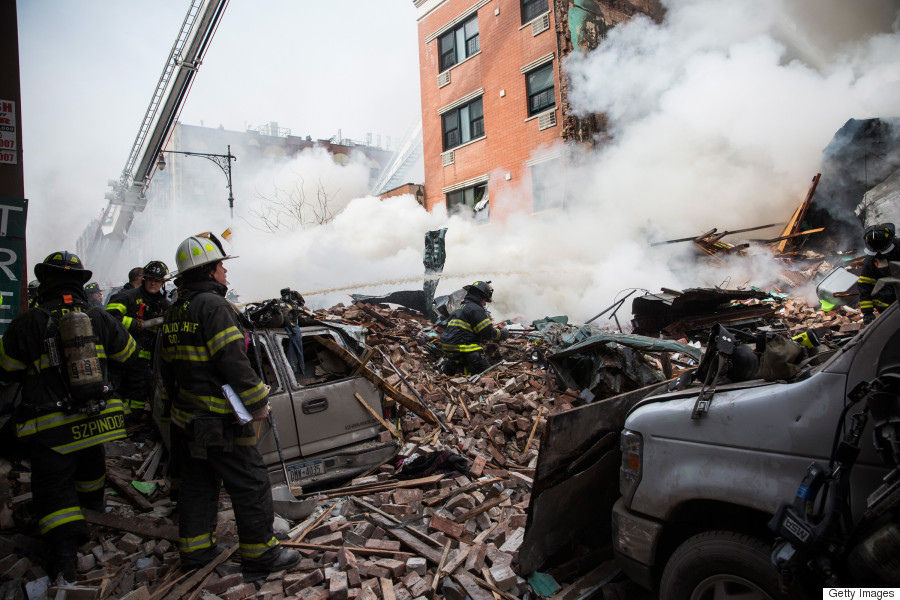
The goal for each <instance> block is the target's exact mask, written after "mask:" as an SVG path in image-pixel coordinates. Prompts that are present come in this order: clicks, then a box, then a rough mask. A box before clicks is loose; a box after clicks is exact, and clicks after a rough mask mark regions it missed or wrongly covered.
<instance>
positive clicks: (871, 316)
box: [863, 313, 875, 325]
mask: <svg viewBox="0 0 900 600" xmlns="http://www.w3.org/2000/svg"><path fill="white" fill-rule="evenodd" d="M874 320H875V313H863V323H864V324H866V325H868V324H869V323H871V322H872V321H874Z"/></svg>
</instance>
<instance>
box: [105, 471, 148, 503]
mask: <svg viewBox="0 0 900 600" xmlns="http://www.w3.org/2000/svg"><path fill="white" fill-rule="evenodd" d="M106 480H107V481H109V482H110V483H111V484H112V486H113V487H114V488H116V490H118V492H119V493H120V494H122V496H123V497H124V498H125V499H126V500H128V502H130V503H131V505H132V506H134V507H135V508H139V509H141V510H143V511H146V512H150V511H151V510H153V505H152V504H150V501H149V500H147V499H146V498H144V496H143V495H142V494H141V493H140V492H139V491H137V490H136V489H134V486H132V485H131V483H130V482H128V481H125V480H124V479H122V478H121V477H119V476H118V475H116V474H115V473H113V472H112V471H109V472H108V473H107V474H106Z"/></svg>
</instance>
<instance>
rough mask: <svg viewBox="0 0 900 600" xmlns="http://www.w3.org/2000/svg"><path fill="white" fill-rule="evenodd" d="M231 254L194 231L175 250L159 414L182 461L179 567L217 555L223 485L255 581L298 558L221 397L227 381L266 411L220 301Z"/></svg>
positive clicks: (251, 405) (259, 465) (263, 392)
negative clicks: (174, 292)
mask: <svg viewBox="0 0 900 600" xmlns="http://www.w3.org/2000/svg"><path fill="white" fill-rule="evenodd" d="M229 258H233V257H231V256H226V255H225V252H224V250H223V249H222V246H221V244H220V243H219V241H218V240H217V239H216V238H215V237H214V236H212V235H211V234H203V235H199V236H191V237H189V238H187V239H186V240H184V241H183V242H182V243H181V245H179V246H178V250H177V252H176V262H177V266H178V275H179V277H180V278H181V280H182V283H181V287H180V288H179V295H178V299H177V300H175V302H174V304H173V305H172V306H171V307H170V308H169V310H168V311H167V313H166V319H165V322H164V324H163V327H162V330H161V332H160V335H161V336H162V339H161V346H160V358H161V364H160V370H161V373H162V376H163V384H164V388H165V389H164V395H163V402H164V405H165V406H164V415H165V414H168V415H170V418H171V423H172V426H173V427H172V440H173V444H175V445H176V447H174V448H173V454H175V455H177V457H178V459H179V460H180V462H181V464H180V471H181V473H180V475H181V490H180V492H179V498H178V510H179V552H180V555H181V564H182V567H184V568H194V567H199V566H201V565H204V564H206V563H208V562H209V561H211V560H212V559H213V558H215V556H216V555H217V554H218V553H219V551H220V549H219V548H218V547H217V546H216V543H215V542H216V540H215V529H216V513H217V511H218V498H219V490H220V488H221V486H222V484H223V483H224V485H225V488H226V489H227V490H228V493H229V494H230V495H231V502H232V507H233V508H234V515H235V520H236V522H237V528H238V537H239V541H240V554H241V562H242V567H243V570H244V575H245V577H253V576H257V575H258V576H261V575H264V574H267V573H269V572H272V571H280V570H284V569H287V568H289V567H291V566H293V565H295V564H296V563H298V562H299V561H300V554H299V552H297V551H296V550H287V549H285V548H283V547H282V546H280V545H279V544H278V540H276V539H275V535H274V531H273V527H272V524H273V521H274V518H275V515H274V510H273V505H272V490H271V485H270V483H269V477H268V472H267V470H266V467H265V464H264V463H263V460H262V456H261V455H260V453H259V450H258V449H257V448H256V434H255V428H254V427H252V424H253V423H252V421H251V422H248V423H246V424H243V425H242V424H240V423H239V422H237V420H236V415H235V411H234V410H233V409H232V407H231V405H230V404H229V401H228V399H227V398H226V392H225V386H230V388H231V390H233V392H234V395H235V396H236V401H237V402H240V403H242V404H243V405H244V407H245V408H246V410H247V412H249V413H250V414H251V416H252V418H253V421H260V420H263V419H265V418H266V417H267V416H268V414H269V404H268V396H267V394H268V389H267V386H265V385H264V384H263V382H262V381H261V380H260V378H259V376H258V375H257V374H256V372H255V371H254V370H253V368H252V365H251V363H250V360H249V358H248V356H247V352H246V344H245V338H244V332H243V329H242V327H241V324H240V321H239V319H238V315H237V313H236V312H235V311H234V310H233V308H232V305H231V304H230V303H229V302H228V301H227V300H226V299H225V294H226V291H227V287H226V283H227V281H226V272H227V271H226V269H225V266H224V261H225V260H226V259H229ZM231 390H229V391H231Z"/></svg>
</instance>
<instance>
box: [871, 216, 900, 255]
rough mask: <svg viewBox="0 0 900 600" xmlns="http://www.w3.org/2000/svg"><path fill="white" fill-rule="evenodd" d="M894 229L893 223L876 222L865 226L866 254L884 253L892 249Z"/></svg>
mask: <svg viewBox="0 0 900 600" xmlns="http://www.w3.org/2000/svg"><path fill="white" fill-rule="evenodd" d="M895 234H896V230H895V229H894V224H893V223H878V224H876V225H869V226H868V227H866V237H865V239H866V254H868V255H870V256H873V255H875V254H886V253H888V252H890V251H891V250H893V249H894V235H895Z"/></svg>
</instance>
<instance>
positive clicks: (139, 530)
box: [0, 297, 860, 600]
mask: <svg viewBox="0 0 900 600" xmlns="http://www.w3.org/2000/svg"><path fill="white" fill-rule="evenodd" d="M776 302H778V305H777V306H776V307H775V315H776V318H777V319H778V320H780V322H781V323H782V324H783V325H784V326H785V327H786V328H787V329H788V330H789V332H790V333H791V334H794V333H796V332H801V331H803V330H805V329H808V328H813V327H825V328H827V329H829V330H831V331H833V332H836V333H840V334H845V333H852V332H855V331H858V330H859V328H860V322H859V320H860V315H859V314H858V311H856V310H855V309H852V308H848V307H841V308H840V309H838V310H834V311H831V312H829V313H824V312H822V311H821V310H815V309H814V308H812V307H810V306H809V305H808V304H807V302H806V301H805V300H802V299H799V298H790V297H785V298H781V299H776ZM313 316H314V317H315V318H316V319H318V320H321V321H331V322H336V321H337V322H341V323H344V324H354V325H360V326H363V327H365V328H366V329H367V330H368V337H367V346H369V347H370V348H373V349H374V352H373V354H372V356H370V357H369V365H370V367H372V368H373V370H374V371H377V372H378V373H379V376H380V377H381V378H383V379H384V380H385V381H386V382H387V383H388V384H389V385H391V386H393V387H395V388H397V389H402V390H403V391H404V392H407V393H410V394H412V395H413V396H415V397H416V399H417V400H418V401H419V402H420V403H421V404H422V405H424V406H425V407H426V408H427V409H428V412H429V413H430V414H431V415H432V416H434V417H435V421H436V423H432V422H429V421H428V420H426V419H424V418H422V417H421V416H419V415H416V414H413V413H412V412H409V411H403V410H402V407H397V408H399V409H401V410H399V411H398V412H399V413H400V414H401V416H400V417H399V418H398V419H397V420H396V421H395V422H394V423H393V424H391V423H386V425H390V427H386V429H387V430H386V431H384V432H383V433H382V434H381V436H382V439H381V441H383V442H386V441H391V440H392V439H393V438H395V437H397V438H400V440H399V447H400V449H399V453H398V454H397V457H396V459H394V460H393V461H391V462H389V463H387V464H382V465H381V466H379V467H377V469H376V470H374V472H369V473H365V474H363V475H362V476H360V477H357V478H356V479H354V480H353V481H351V482H348V483H347V484H345V485H344V486H343V487H339V488H334V489H330V490H322V491H312V492H308V493H306V494H304V497H315V498H316V499H317V506H316V509H315V511H314V512H313V514H312V515H311V516H309V517H308V518H307V519H305V520H304V521H302V522H290V521H288V520H286V519H283V518H281V517H278V518H277V520H276V521H277V522H276V531H277V534H278V536H279V538H280V539H281V540H282V543H283V544H284V545H285V546H288V547H294V548H297V549H298V550H299V551H300V552H301V554H302V555H303V560H302V561H301V563H300V564H299V565H297V566H296V567H294V568H292V569H291V570H290V571H289V572H287V573H273V574H271V575H270V576H269V577H268V578H267V579H266V580H264V581H257V582H244V580H243V578H242V575H241V571H240V564H239V559H238V558H237V554H236V548H237V545H236V544H237V535H236V529H235V524H234V518H233V513H231V511H230V504H229V499H228V497H227V496H223V497H222V499H221V510H220V513H219V529H218V540H219V542H221V543H223V544H224V546H225V548H226V551H225V552H223V554H222V555H220V557H219V558H218V559H217V560H215V561H214V562H213V563H211V564H210V565H208V566H207V567H205V568H204V569H201V570H199V571H197V572H182V571H181V569H180V565H179V561H178V552H177V539H178V533H177V525H176V521H177V512H176V506H175V504H174V503H173V502H172V501H171V500H170V499H169V497H168V492H167V489H166V482H165V479H164V478H163V476H162V473H163V466H164V452H163V450H162V448H161V445H160V444H158V443H156V442H155V441H154V440H153V439H146V440H143V441H135V440H134V439H132V440H129V441H126V442H113V443H110V444H108V445H107V460H108V489H111V490H115V492H114V494H115V495H109V496H108V506H107V512H106V513H105V514H99V513H90V512H88V513H87V515H86V516H87V519H88V521H89V522H90V523H92V524H93V525H95V527H93V528H92V530H93V532H94V539H93V540H92V541H90V542H88V543H87V544H85V545H84V546H82V548H81V549H80V551H79V556H78V574H79V581H78V582H77V585H76V586H71V587H67V588H60V589H57V588H51V587H50V586H51V582H49V581H48V580H47V578H46V576H45V573H44V572H43V569H42V568H41V566H40V562H41V560H40V558H41V543H40V541H39V539H40V538H39V536H38V534H37V531H36V526H35V523H34V519H33V518H32V515H30V514H28V509H29V502H28V500H29V498H30V494H29V487H28V486H29V473H28V465H27V464H21V463H11V462H8V461H5V460H4V461H2V471H0V499H2V502H0V528H2V533H3V535H0V556H5V557H6V558H4V559H2V560H0V576H2V580H3V581H6V582H7V583H6V584H3V585H6V586H19V587H24V588H25V589H26V590H27V594H28V597H29V598H40V597H42V596H46V597H57V598H58V597H60V596H59V593H60V590H61V591H62V593H63V594H64V597H66V598H78V599H82V598H85V599H87V598H97V599H104V598H128V599H129V600H138V599H145V600H146V599H150V600H163V599H166V600H169V599H174V598H181V597H185V598H198V599H201V600H215V599H216V598H221V599H223V600H240V599H242V598H257V599H266V600H280V599H282V598H298V599H304V600H319V599H321V600H324V599H326V598H330V599H333V600H345V599H348V598H349V599H358V600H363V599H370V598H371V599H374V598H388V599H398V600H413V599H418V598H434V597H446V598H460V599H462V598H465V597H466V596H469V597H470V598H472V599H473V600H481V599H484V600H491V599H494V598H506V599H511V598H521V597H523V596H524V595H525V594H526V592H529V591H530V590H534V591H540V593H541V595H544V596H553V595H554V593H556V596H554V597H558V598H563V597H568V596H566V592H567V591H570V592H571V594H572V597H574V596H576V595H577V594H578V593H579V589H580V588H579V587H578V581H576V582H575V583H573V584H572V585H570V586H569V587H568V588H566V589H563V590H562V591H559V590H560V589H561V587H562V585H564V583H563V581H564V580H563V579H562V577H563V576H561V575H560V579H559V583H557V581H554V579H553V578H552V577H548V576H547V574H542V573H535V574H533V575H532V577H530V578H529V580H528V581H526V580H524V579H523V578H522V577H521V576H519V575H518V574H517V572H516V566H517V560H518V551H519V547H520V546H521V544H522V542H523V539H524V536H525V527H526V521H527V511H528V507H529V502H530V499H531V491H532V485H533V482H534V477H535V469H536V466H537V457H538V452H539V450H540V437H541V432H542V431H543V427H544V425H545V423H546V418H547V416H548V415H551V414H555V413H558V412H562V411H567V410H569V409H571V408H572V407H575V406H578V405H580V404H583V403H584V402H586V401H587V399H586V396H585V395H584V394H583V393H582V392H583V390H576V389H572V388H567V389H560V382H559V381H558V379H557V377H556V376H555V374H554V371H553V369H552V368H551V366H550V363H549V362H548V360H547V359H546V357H547V355H548V354H550V353H551V351H552V350H553V347H552V346H551V344H550V342H548V339H547V338H545V337H542V336H540V335H539V334H537V333H536V331H535V329H534V328H533V327H520V329H519V331H518V332H517V333H516V334H514V335H513V336H511V337H510V338H509V339H507V340H505V341H503V342H502V343H498V344H490V345H488V346H487V348H486V350H487V353H488V358H489V362H490V363H491V364H493V365H494V366H493V367H492V368H491V369H489V370H488V371H486V372H485V373H482V374H476V375H473V376H455V377H448V376H446V375H444V374H442V373H440V372H439V370H438V369H437V368H436V365H437V362H438V359H439V357H440V351H439V350H438V343H437V342H438V339H439V331H440V330H439V329H438V328H437V327H436V326H435V325H434V324H432V323H431V322H430V321H428V320H427V319H425V318H423V317H422V316H420V315H418V314H416V313H414V312H411V311H408V310H406V309H403V308H397V309H391V308H389V307H388V306H386V305H371V304H364V303H357V304H355V305H352V306H342V305H338V306H336V307H333V308H331V309H328V310H319V311H316V312H315V314H314V315H313ZM642 356H643V358H644V359H646V360H647V361H649V362H650V363H652V364H653V365H655V370H658V371H659V373H660V376H662V373H663V371H665V370H666V368H665V367H666V365H664V364H662V363H663V360H662V359H661V357H659V356H657V355H655V354H651V353H647V354H646V355H643V354H642ZM614 362H615V361H607V363H609V364H610V365H613V366H614ZM622 362H623V363H624V362H625V361H624V360H623V361H622ZM609 368H612V366H611V367H609ZM668 368H669V372H671V366H669V367H668ZM623 369H624V367H623ZM606 379H607V380H616V381H618V385H619V387H618V388H617V390H613V388H612V387H604V388H603V389H604V390H609V391H610V393H609V395H614V394H613V393H612V391H618V392H621V391H625V390H629V389H635V388H636V387H638V384H636V383H634V382H629V381H628V377H627V373H625V371H624V370H623V371H622V372H621V373H618V372H617V373H616V377H613V378H606ZM589 398H590V399H591V400H593V399H595V398H594V396H589ZM389 402H390V401H389ZM550 574H551V575H552V574H553V571H550ZM5 597H16V596H5ZM19 597H23V596H21V595H20V596H19Z"/></svg>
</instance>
